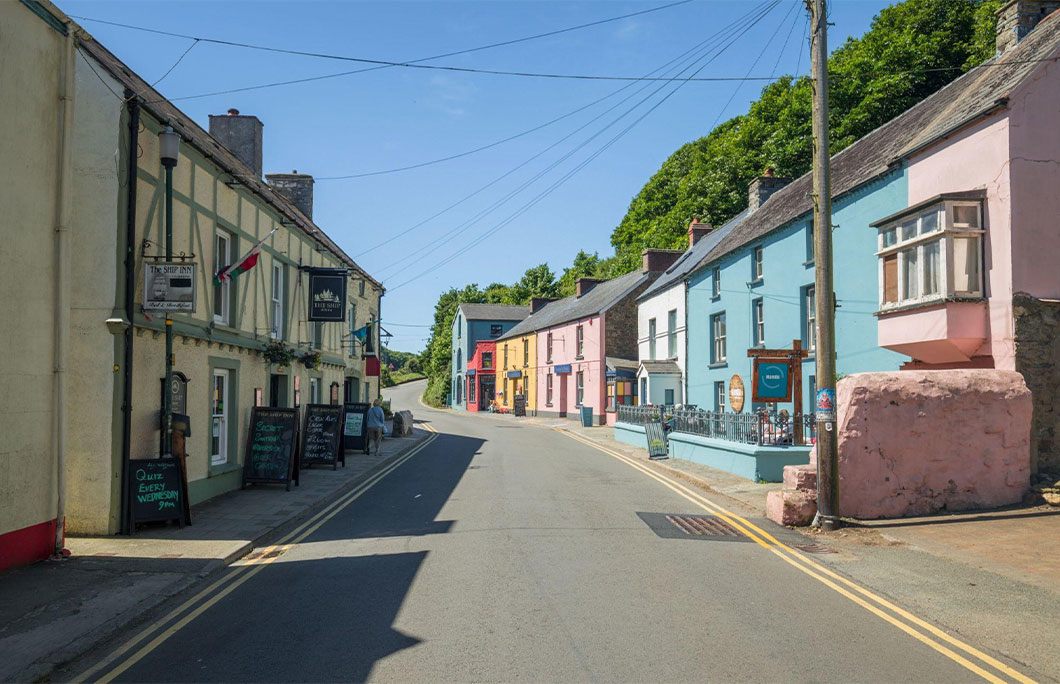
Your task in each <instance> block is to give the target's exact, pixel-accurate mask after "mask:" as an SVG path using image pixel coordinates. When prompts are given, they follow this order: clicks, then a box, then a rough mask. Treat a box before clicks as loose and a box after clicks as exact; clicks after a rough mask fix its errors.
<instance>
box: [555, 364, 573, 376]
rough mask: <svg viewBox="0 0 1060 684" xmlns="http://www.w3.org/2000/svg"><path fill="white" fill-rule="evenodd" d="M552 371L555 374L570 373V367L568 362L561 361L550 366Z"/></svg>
mask: <svg viewBox="0 0 1060 684" xmlns="http://www.w3.org/2000/svg"><path fill="white" fill-rule="evenodd" d="M552 372H553V373H555V374H556V375H570V373H571V367H570V364H569V363H561V364H559V365H558V366H553V367H552Z"/></svg>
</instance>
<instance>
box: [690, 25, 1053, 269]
mask: <svg viewBox="0 0 1060 684" xmlns="http://www.w3.org/2000/svg"><path fill="white" fill-rule="evenodd" d="M1058 52H1060V10H1058V11H1056V12H1053V13H1052V14H1050V15H1049V16H1048V17H1046V18H1045V19H1043V20H1042V21H1041V22H1040V23H1039V24H1038V25H1037V26H1036V27H1035V28H1034V30H1033V31H1031V32H1030V33H1029V34H1027V37H1026V38H1024V39H1023V40H1022V41H1020V42H1019V43H1018V44H1017V45H1016V46H1015V47H1012V48H1010V49H1009V50H1007V51H1006V52H1005V53H1004V54H1003V55H1001V57H999V58H998V57H995V58H994V59H991V60H988V61H987V62H985V63H984V64H983V65H982V66H980V67H977V68H975V69H972V70H971V71H969V72H968V73H966V74H964V75H962V76H960V77H959V78H957V79H955V80H953V81H952V82H950V83H949V85H947V86H945V87H943V88H942V89H940V90H939V91H938V92H936V93H934V94H933V95H931V96H929V97H927V98H926V99H924V100H922V101H921V102H919V103H918V104H916V105H914V106H913V107H911V108H910V109H908V110H906V111H905V112H904V113H902V114H900V115H898V116H897V117H895V118H894V119H892V120H891V121H889V122H888V123H886V124H884V125H883V126H880V127H879V128H877V129H876V130H874V131H872V132H871V133H869V134H868V135H866V136H865V137H863V138H861V139H860V140H858V141H857V142H855V143H854V144H852V145H850V146H849V147H847V148H846V149H844V150H843V151H842V152H839V153H837V154H835V155H833V156H832V196H833V197H838V196H840V195H843V194H845V193H847V192H850V191H851V190H853V189H855V188H857V187H858V186H860V185H863V184H864V183H866V182H868V181H870V180H872V179H874V178H877V177H879V176H882V175H883V174H885V173H886V172H887V171H889V170H890V169H891V167H892V165H894V164H896V163H897V162H900V161H901V160H902V159H904V158H906V157H908V156H910V155H912V154H914V153H916V152H917V151H918V150H920V149H923V148H924V147H925V146H926V145H929V144H931V143H932V142H934V141H936V140H938V139H939V138H941V137H945V136H946V135H948V134H949V133H952V132H954V131H955V130H956V129H958V128H960V127H961V126H964V125H966V124H968V123H970V122H972V121H974V120H976V119H979V118H981V117H983V116H985V115H987V114H990V113H991V112H993V111H995V110H996V109H998V108H1000V107H1004V106H1005V104H1006V102H1007V99H1008V97H1009V95H1010V94H1011V93H1012V92H1013V91H1014V90H1016V89H1017V88H1018V87H1019V86H1020V85H1021V84H1022V83H1024V82H1025V81H1027V80H1028V79H1029V78H1030V77H1031V76H1032V75H1033V74H1034V73H1035V72H1036V71H1037V70H1038V69H1040V68H1042V67H1043V62H1045V61H1046V60H1049V59H1055V58H1056V57H1057V54H1058ZM812 186H813V178H812V174H810V173H807V174H806V175H804V176H802V177H800V178H798V179H797V180H795V181H794V182H793V183H791V184H790V185H788V186H787V187H785V188H782V189H780V190H778V191H777V192H776V193H774V194H773V195H772V196H771V197H770V198H769V201H768V202H766V203H765V204H764V205H762V207H761V208H759V209H758V211H756V212H754V213H752V214H751V215H750V216H748V217H747V218H746V219H745V220H744V221H743V222H742V223H741V224H740V225H739V226H737V227H736V228H735V229H734V230H733V231H732V232H730V233H729V234H728V235H727V236H726V237H725V238H724V239H722V240H721V241H720V242H719V243H718V245H717V246H716V247H715V248H714V249H712V250H711V251H710V253H709V254H707V256H706V258H705V259H704V260H703V261H702V262H701V263H706V262H709V261H713V260H715V259H718V258H719V257H722V256H725V255H726V254H728V253H730V252H733V251H735V250H737V249H739V248H740V247H743V246H744V245H747V244H748V243H751V242H754V241H755V240H758V239H759V238H761V237H763V236H764V235H766V234H768V233H771V232H772V231H774V230H776V229H778V228H781V227H783V226H784V225H786V224H788V223H790V222H791V221H794V220H795V219H798V218H799V217H801V216H803V215H804V214H806V213H808V212H810V211H812V209H813V204H812V201H811V190H812Z"/></svg>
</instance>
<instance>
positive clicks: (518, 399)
mask: <svg viewBox="0 0 1060 684" xmlns="http://www.w3.org/2000/svg"><path fill="white" fill-rule="evenodd" d="M512 413H514V414H515V415H516V416H525V415H526V397H525V396H524V395H522V394H516V395H515V403H514V406H513V408H512Z"/></svg>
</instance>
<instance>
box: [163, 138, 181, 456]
mask: <svg viewBox="0 0 1060 684" xmlns="http://www.w3.org/2000/svg"><path fill="white" fill-rule="evenodd" d="M158 156H159V158H160V160H161V162H162V166H164V167H165V169H166V261H167V262H169V261H172V260H173V167H175V166H176V165H177V158H178V157H179V156H180V136H179V135H178V134H177V133H176V132H175V131H174V130H173V128H172V126H166V127H165V128H164V129H162V132H161V133H159V134H158ZM162 420H163V422H162V427H163V429H162V449H161V451H162V455H163V456H170V455H172V453H173V318H172V316H171V315H170V314H169V312H168V311H167V312H166V382H165V386H164V388H163V390H162Z"/></svg>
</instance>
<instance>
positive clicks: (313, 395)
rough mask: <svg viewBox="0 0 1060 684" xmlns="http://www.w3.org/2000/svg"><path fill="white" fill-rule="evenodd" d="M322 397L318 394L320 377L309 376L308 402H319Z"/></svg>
mask: <svg viewBox="0 0 1060 684" xmlns="http://www.w3.org/2000/svg"><path fill="white" fill-rule="evenodd" d="M322 399H323V397H322V396H321V394H320V378H309V403H310V404H319V403H321V401H322Z"/></svg>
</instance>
